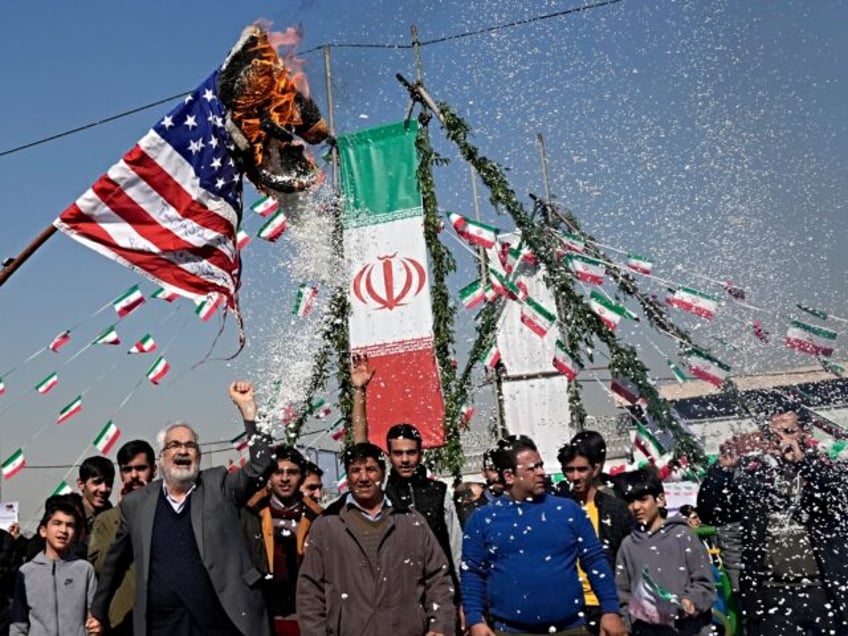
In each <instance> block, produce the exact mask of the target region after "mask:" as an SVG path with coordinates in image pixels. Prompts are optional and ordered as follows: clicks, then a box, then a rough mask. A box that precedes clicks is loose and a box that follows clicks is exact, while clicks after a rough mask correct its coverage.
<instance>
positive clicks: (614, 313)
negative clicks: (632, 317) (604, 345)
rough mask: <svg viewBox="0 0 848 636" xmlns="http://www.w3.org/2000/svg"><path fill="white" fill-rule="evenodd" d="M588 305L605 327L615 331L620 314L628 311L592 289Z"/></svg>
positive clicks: (626, 313) (622, 314) (625, 313)
mask: <svg viewBox="0 0 848 636" xmlns="http://www.w3.org/2000/svg"><path fill="white" fill-rule="evenodd" d="M589 307H590V308H591V309H592V311H594V312H595V313H596V314H597V315H598V317H599V318H600V319H601V320H602V321H603V323H604V324H605V325H606V326H607V329H610V330H611V331H615V328H616V327H617V326H618V323H619V322H620V321H621V318H622V316H627V315H628V313H629V312H628V311H627V309H625V308H624V306H622V305H619V304H618V303H616V302H614V301H612V300H610V299H608V298H607V297H606V296H604V295H603V294H600V293H598V292H597V291H595V290H592V293H591V294H590V295H589Z"/></svg>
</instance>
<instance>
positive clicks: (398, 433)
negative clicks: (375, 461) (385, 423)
mask: <svg viewBox="0 0 848 636" xmlns="http://www.w3.org/2000/svg"><path fill="white" fill-rule="evenodd" d="M393 439H411V440H412V441H413V442H415V445H416V446H417V447H418V450H421V433H420V432H419V431H418V429H417V428H415V427H414V426H413V425H412V424H406V423H404V424H395V425H394V426H392V427H391V428H390V429H389V432H388V433H386V448H387V449H389V452H391V450H392V440H393Z"/></svg>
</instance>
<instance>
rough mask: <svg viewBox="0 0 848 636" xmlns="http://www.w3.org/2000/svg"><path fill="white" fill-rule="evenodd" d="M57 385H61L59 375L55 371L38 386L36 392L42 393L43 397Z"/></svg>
mask: <svg viewBox="0 0 848 636" xmlns="http://www.w3.org/2000/svg"><path fill="white" fill-rule="evenodd" d="M57 384H59V374H58V373H56V372H55V371H54V372H53V373H51V374H50V375H48V376H47V377H46V378H44V379H43V380H42V381H41V382H39V383H38V384H36V385H35V390H36V391H38V392H39V393H41V395H47V394H48V393H50V391H51V390H52V389H53V387H54V386H56V385H57Z"/></svg>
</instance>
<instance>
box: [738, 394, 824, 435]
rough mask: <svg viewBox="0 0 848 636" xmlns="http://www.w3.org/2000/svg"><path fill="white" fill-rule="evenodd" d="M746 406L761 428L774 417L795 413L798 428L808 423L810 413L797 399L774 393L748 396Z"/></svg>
mask: <svg viewBox="0 0 848 636" xmlns="http://www.w3.org/2000/svg"><path fill="white" fill-rule="evenodd" d="M748 405H749V408H750V410H751V412H752V414H753V415H754V419H755V420H758V421H759V422H760V424H761V425H762V426H766V427H767V426H768V425H769V424H770V422H771V420H772V418H773V417H774V416H776V415H781V414H782V413H795V415H797V416H798V424H799V425H800V426H807V425H808V424H809V423H810V413H809V411H808V409H805V408H804V405H803V403H802V402H801V401H800V400H799V399H797V398H795V397H791V396H788V395H783V394H781V393H777V392H776V391H756V392H754V393H753V395H751V396H750V401H749V402H748Z"/></svg>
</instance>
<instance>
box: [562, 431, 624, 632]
mask: <svg viewBox="0 0 848 636" xmlns="http://www.w3.org/2000/svg"><path fill="white" fill-rule="evenodd" d="M586 432H587V433H588V432H589V431H586ZM605 454H606V448H604V455H605ZM595 455H596V452H595V446H594V445H593V444H591V443H590V442H588V441H587V436H585V435H582V434H580V433H578V434H577V435H576V436H575V437H574V438H572V440H571V441H570V442H569V443H568V444H566V445H565V446H563V447H562V448H560V449H559V453H558V454H557V459H558V460H559V464H560V468H561V469H562V474H563V476H564V477H565V479H564V480H563V481H561V482H560V483H559V484H557V489H556V494H557V495H559V496H560V497H566V498H570V499H573V500H574V501H576V502H577V503H578V504H580V506H581V507H582V508H583V510H585V511H586V514H587V516H588V517H589V520H590V521H591V522H592V528H593V529H594V530H595V534H597V535H598V539H600V541H601V546H602V547H603V549H604V555H605V556H606V558H607V562H608V563H609V566H610V568H611V569H613V570H614V569H615V558H616V554H618V548H619V546H621V542H622V541H623V540H624V537H626V536H627V535H628V534H630V530H631V528H632V527H633V517H632V516H631V515H630V512H629V511H628V510H627V504H626V503H625V502H624V501H622V500H621V499H618V498H617V497H615V496H614V495H611V494H610V493H608V492H604V491H603V490H600V489H599V488H598V486H599V484H600V476H601V470H602V469H603V467H604V463H603V460H601V461H598V459H599V458H598V457H596V456H595ZM577 573H578V574H579V575H580V584H581V585H582V586H583V598H584V606H583V613H584V614H585V616H586V627H587V628H588V630H589V631H590V632H591V633H592V634H598V633H599V630H600V623H601V605H600V602H599V601H598V597H597V595H596V594H595V593H594V591H593V590H592V586H591V584H590V583H589V577H588V576H586V572H584V571H583V568H581V567H579V566H578V568H577Z"/></svg>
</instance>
